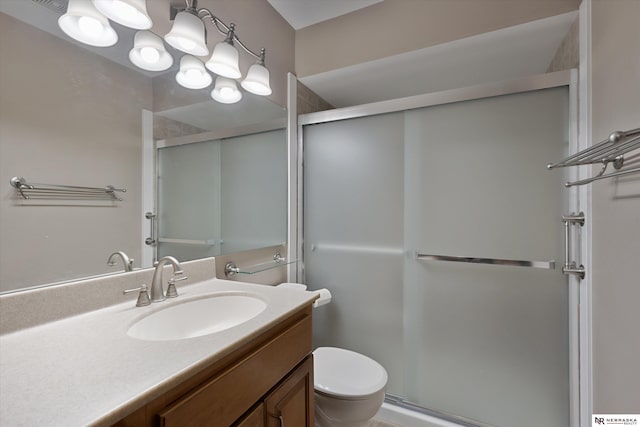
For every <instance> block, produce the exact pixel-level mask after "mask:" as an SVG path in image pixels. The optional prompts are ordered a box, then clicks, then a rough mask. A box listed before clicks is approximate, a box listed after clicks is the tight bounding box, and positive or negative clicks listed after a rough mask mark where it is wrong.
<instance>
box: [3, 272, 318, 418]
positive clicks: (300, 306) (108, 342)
mask: <svg viewBox="0 0 640 427" xmlns="http://www.w3.org/2000/svg"><path fill="white" fill-rule="evenodd" d="M185 270H187V269H186V268H185ZM187 273H189V274H190V275H191V271H189V270H187ZM136 274H146V273H144V272H143V273H133V274H132V273H129V276H126V275H122V276H121V278H120V279H119V280H120V282H112V283H108V284H107V285H106V286H105V287H104V289H102V290H95V291H93V292H91V293H90V295H91V296H92V297H93V298H95V296H96V295H101V294H100V292H109V293H111V294H112V295H113V296H114V297H117V295H120V297H119V298H122V296H121V292H122V289H119V288H125V287H126V286H128V287H132V286H131V283H125V282H122V278H124V277H127V278H128V277H133V278H135V281H136V282H137V283H138V284H140V283H145V282H146V283H148V280H147V279H143V280H140V277H138V276H136ZM194 276H195V274H194V275H193V276H192V277H194ZM110 280H111V279H110ZM114 280H115V279H114ZM190 280H191V279H190ZM114 288H115V289H114ZM74 291H75V289H74ZM37 292H40V291H37ZM42 292H46V291H42ZM55 292H58V293H62V294H65V292H66V295H67V297H68V296H69V295H73V293H72V292H71V290H70V291H65V292H62V291H61V289H60V288H58V289H57V290H55V289H54V290H52V291H50V294H47V296H46V298H42V295H31V296H29V294H24V295H21V296H20V297H19V298H22V299H24V298H27V299H28V301H26V300H25V301H26V302H28V304H29V306H30V305H31V304H33V303H34V302H36V303H38V304H45V305H46V306H51V305H52V304H56V301H54V300H52V299H50V298H53V297H52V296H49V295H51V294H53V293H55ZM178 292H179V294H180V295H179V296H178V298H175V299H173V300H170V301H169V300H168V301H164V302H161V303H155V304H151V305H150V306H147V307H136V306H135V298H133V299H131V298H130V297H127V301H126V302H124V303H119V304H114V305H108V306H106V307H103V308H99V309H97V310H90V311H87V312H84V313H80V314H75V315H71V316H66V317H62V318H58V319H55V320H50V321H47V322H44V323H39V324H34V325H29V326H28V327H21V328H14V330H8V328H7V327H5V328H4V330H3V334H2V335H0V349H1V350H0V425H48V426H76V425H77V426H85V425H92V426H118V427H124V426H136V427H137V426H140V427H147V426H148V427H151V426H167V427H171V426H180V427H184V426H198V427H200V426H231V425H233V426H242V427H250V426H251V427H254V426H265V425H266V426H280V425H282V424H283V423H284V425H287V426H310V427H311V426H312V425H313V419H314V414H313V363H312V354H311V351H312V344H311V309H312V303H313V301H314V300H315V299H316V298H317V296H316V295H315V294H314V293H311V292H304V291H296V290H287V289H282V288H276V287H272V286H267V285H255V284H249V283H241V282H233V281H228V280H219V279H206V280H200V281H198V282H196V283H193V284H189V285H186V286H182V287H179V288H178ZM238 295H239V296H250V297H252V298H257V299H260V300H261V301H263V302H264V305H265V308H264V310H263V311H261V312H260V313H259V314H257V315H255V316H253V317H252V318H250V319H249V320H245V321H243V322H242V323H239V324H237V325H236V326H233V327H230V328H227V329H223V330H219V331H217V332H212V333H209V332H208V333H207V334H204V335H201V336H194V337H190V338H184V339H174V338H171V339H165V338H162V339H154V340H146V339H140V338H135V337H132V336H131V335H130V331H131V329H132V327H133V326H134V325H136V324H139V323H140V322H141V321H142V320H144V319H147V318H151V317H152V316H154V315H156V314H157V313H160V312H163V311H165V312H168V311H169V310H167V308H173V307H175V306H178V305H184V306H188V305H189V304H191V303H192V302H194V301H196V302H197V301H201V300H203V299H211V298H218V297H219V296H238ZM9 298H14V299H15V298H18V297H7V296H3V297H0V303H1V304H0V309H2V310H0V311H2V318H3V319H2V320H3V323H4V324H7V323H10V322H9V319H10V317H16V316H17V314H16V313H18V312H20V311H24V307H18V306H19V305H20V304H19V303H18V301H14V300H12V301H8V299H9ZM77 299H80V298H77ZM26 306H27V305H25V307H26ZM43 306H44V305H43ZM60 306H62V304H60ZM35 311H38V310H35ZM40 311H42V310H40Z"/></svg>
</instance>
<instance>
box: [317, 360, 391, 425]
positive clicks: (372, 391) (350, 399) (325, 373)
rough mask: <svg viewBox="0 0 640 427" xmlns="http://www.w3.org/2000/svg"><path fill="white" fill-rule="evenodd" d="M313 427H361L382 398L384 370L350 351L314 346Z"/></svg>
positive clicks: (371, 415) (385, 375) (384, 382)
mask: <svg viewBox="0 0 640 427" xmlns="http://www.w3.org/2000/svg"><path fill="white" fill-rule="evenodd" d="M313 365H314V368H313V376H314V391H315V396H314V397H315V416H316V426H317V427H365V426H366V425H367V423H368V421H369V420H370V419H371V418H373V416H374V415H375V414H376V413H377V412H378V410H379V409H380V406H382V402H383V401H384V392H385V387H386V385H387V371H386V370H385V369H384V368H383V367H382V365H380V364H379V363H378V362H376V361H375V360H373V359H371V358H369V357H367V356H364V355H362V354H360V353H356V352H354V351H350V350H345V349H341V348H334V347H318V348H317V349H316V350H315V351H314V352H313Z"/></svg>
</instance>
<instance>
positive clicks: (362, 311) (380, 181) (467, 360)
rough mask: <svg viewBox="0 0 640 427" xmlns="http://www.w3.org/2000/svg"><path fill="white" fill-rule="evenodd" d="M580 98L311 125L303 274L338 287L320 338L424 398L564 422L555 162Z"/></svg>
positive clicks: (557, 95)
mask: <svg viewBox="0 0 640 427" xmlns="http://www.w3.org/2000/svg"><path fill="white" fill-rule="evenodd" d="M568 109H569V107H568V89H567V87H557V88H552V89H544V90H535V91H530V92H521V93H515V94H510V95H503V96H495V97H489V98H482V99H475V100H468V101H464V102H455V103H449V104H443V105H435V106H430V107H426V108H419V109H411V110H407V111H400V112H395V113H389V114H382V115H375V116H370V117H361V118H354V119H348V120H341V121H334V122H326V123H321V124H310V125H306V126H304V128H303V147H304V155H303V156H304V157H303V160H304V210H303V216H304V248H303V250H304V272H305V280H306V282H307V284H308V285H309V286H310V288H312V289H314V288H322V287H326V288H329V289H330V290H331V292H332V293H333V295H334V299H333V302H332V304H330V305H328V306H326V308H324V307H322V308H319V309H318V310H316V312H315V313H314V317H315V320H314V322H315V323H314V329H315V332H314V333H315V336H314V339H315V345H317V346H320V345H333V346H339V347H345V348H349V349H353V350H355V351H359V352H362V353H364V354H367V355H369V356H371V357H373V358H374V359H376V360H378V361H379V362H380V363H381V364H382V365H384V366H385V368H386V369H387V370H388V371H389V377H390V380H389V386H388V389H387V392H388V393H389V394H392V395H395V396H396V397H398V398H399V399H401V400H403V401H406V402H408V403H411V404H414V405H417V406H419V407H422V408H427V409H429V410H432V411H437V412H439V413H445V414H449V415H452V416H454V417H458V418H460V419H466V420H471V421H472V422H476V423H478V424H488V425H495V426H515V425H517V426H539V425H544V426H549V427H554V426H558V427H560V426H563V427H564V426H567V425H568V424H569V332H568V331H569V314H568V313H569V311H568V309H569V300H568V290H567V289H568V287H567V280H566V279H565V276H564V275H563V274H562V272H561V268H560V267H561V261H560V260H562V256H563V252H562V245H563V242H562V236H563V234H562V223H561V221H560V217H561V215H562V214H563V213H564V211H565V210H566V200H567V197H566V195H565V194H564V192H563V182H562V177H561V176H560V174H554V173H550V172H548V171H546V170H545V165H546V164H547V163H548V162H550V161H552V160H553V159H557V158H562V157H563V155H564V154H565V151H566V149H567V146H568V129H569V125H568ZM460 261H462V262H460ZM554 261H555V262H556V263H557V267H556V268H555V269H554V268H553V267H554ZM485 262H486V263H485Z"/></svg>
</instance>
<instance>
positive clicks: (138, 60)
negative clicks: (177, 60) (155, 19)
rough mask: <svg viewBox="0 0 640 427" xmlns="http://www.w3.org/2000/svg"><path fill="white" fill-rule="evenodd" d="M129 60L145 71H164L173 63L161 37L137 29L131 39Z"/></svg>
mask: <svg viewBox="0 0 640 427" xmlns="http://www.w3.org/2000/svg"><path fill="white" fill-rule="evenodd" d="M129 60H130V61H131V62H133V64H134V65H135V66H136V67H139V68H142V69H143V70H147V71H164V70H166V69H167V68H169V67H171V65H173V57H172V56H171V55H170V54H169V52H167V50H166V49H165V48H164V43H162V39H161V38H160V37H158V36H157V35H155V34H153V33H152V32H151V31H138V32H137V33H136V35H135V37H134V39H133V49H131V51H130V52H129Z"/></svg>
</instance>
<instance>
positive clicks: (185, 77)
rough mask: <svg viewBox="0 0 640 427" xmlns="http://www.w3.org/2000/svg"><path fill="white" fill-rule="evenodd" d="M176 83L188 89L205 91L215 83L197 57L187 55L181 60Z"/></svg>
mask: <svg viewBox="0 0 640 427" xmlns="http://www.w3.org/2000/svg"><path fill="white" fill-rule="evenodd" d="M176 81H177V82H178V83H179V84H180V86H183V87H186V88H187V89H204V88H205V87H207V86H209V85H210V84H211V82H212V81H213V78H212V77H211V74H209V73H207V70H205V69H204V64H203V63H202V61H200V60H199V59H198V58H196V57H195V56H191V55H185V56H183V57H182V58H181V59H180V71H178V74H176Z"/></svg>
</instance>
